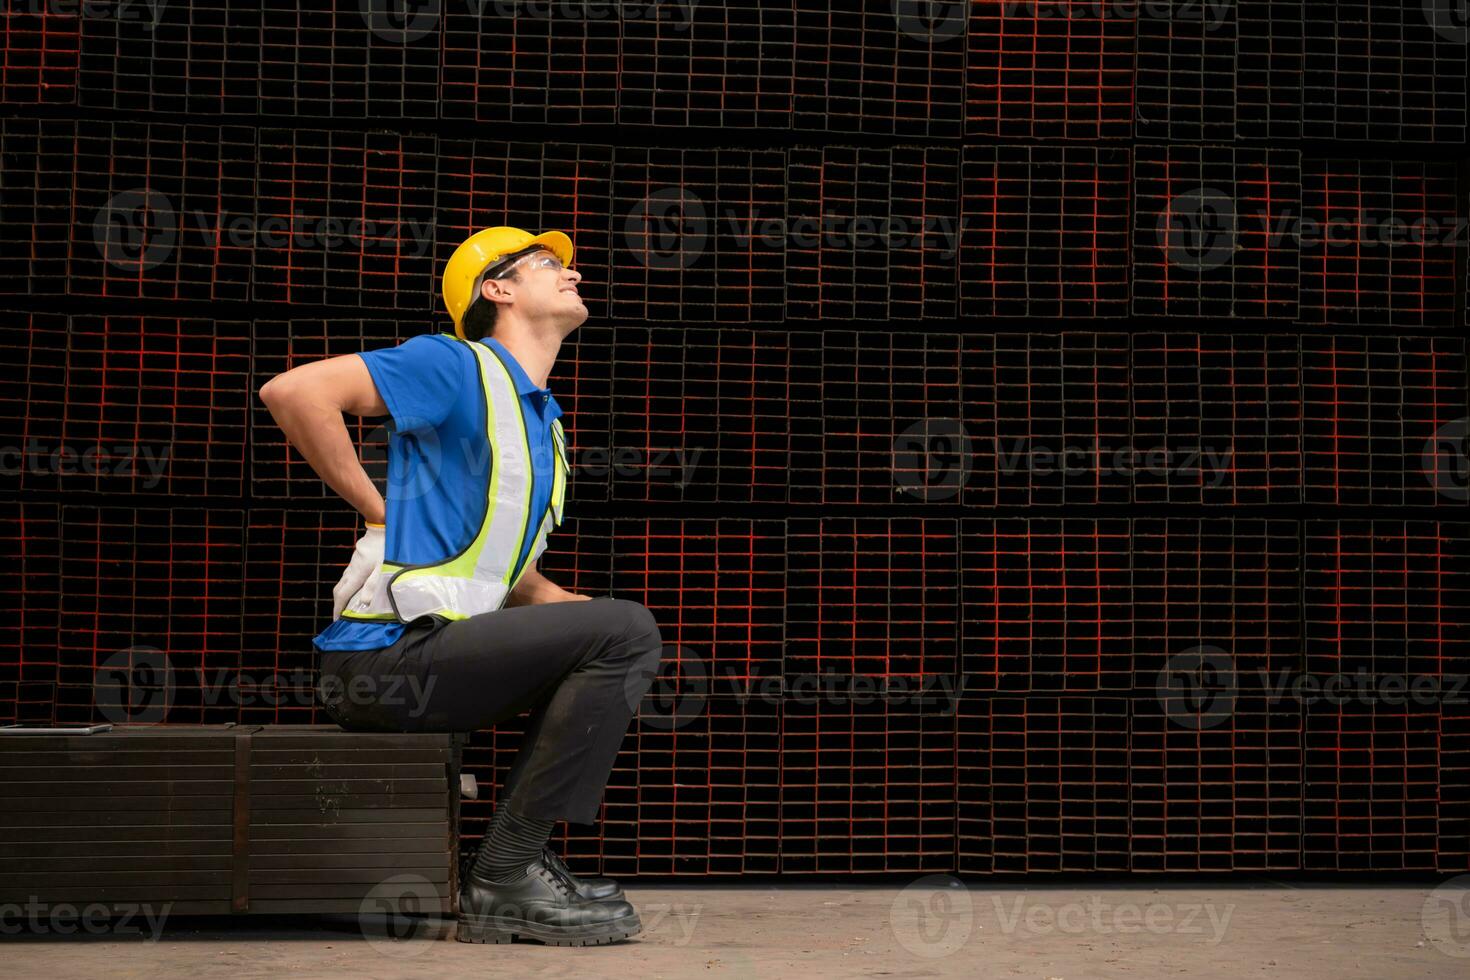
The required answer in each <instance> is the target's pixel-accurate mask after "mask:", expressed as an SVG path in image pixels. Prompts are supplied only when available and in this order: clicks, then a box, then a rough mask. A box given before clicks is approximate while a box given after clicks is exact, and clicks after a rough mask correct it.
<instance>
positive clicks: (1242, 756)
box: [1128, 689, 1303, 871]
mask: <svg viewBox="0 0 1470 980" xmlns="http://www.w3.org/2000/svg"><path fill="white" fill-rule="evenodd" d="M1176 704H1177V703H1176V702H1174V701H1171V700H1170V699H1168V698H1160V699H1150V698H1146V697H1140V698H1138V699H1137V700H1136V701H1134V702H1133V705H1132V712H1131V717H1130V718H1129V732H1128V758H1129V763H1128V785H1129V790H1130V794H1131V798H1130V800H1129V810H1130V819H1129V824H1128V839H1129V857H1130V869H1131V870H1133V871H1295V870H1298V869H1300V867H1301V843H1302V818H1301V809H1302V792H1303V791H1302V783H1301V766H1302V742H1303V736H1302V722H1301V718H1300V717H1299V716H1298V714H1297V712H1295V711H1291V710H1283V707H1282V705H1281V704H1280V703H1278V702H1277V701H1275V700H1274V699H1273V698H1271V697H1270V696H1267V695H1265V694H1263V693H1262V692H1260V691H1257V690H1250V689H1247V690H1240V691H1238V692H1237V693H1235V694H1234V695H1233V696H1232V697H1231V698H1230V699H1229V702H1228V710H1226V708H1225V705H1224V703H1223V702H1222V703H1221V704H1220V705H1218V706H1216V707H1215V708H1214V710H1211V711H1208V712H1206V713H1204V714H1203V715H1199V714H1182V715H1181V714H1180V713H1179V712H1178V710H1177V707H1176Z"/></svg>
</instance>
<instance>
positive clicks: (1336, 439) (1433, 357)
mask: <svg viewBox="0 0 1470 980" xmlns="http://www.w3.org/2000/svg"><path fill="white" fill-rule="evenodd" d="M1466 405H1467V390H1466V364H1465V347H1464V342H1463V341H1462V340H1461V339H1459V338H1455V337H1433V338H1426V337H1402V338H1393V337H1341V336H1338V337H1304V338H1302V454H1303V461H1304V463H1305V493H1306V500H1307V502H1308V503H1318V504H1337V505H1341V504H1378V505H1388V506H1395V507H1397V506H1405V505H1418V506H1442V507H1449V508H1453V507H1456V506H1460V507H1463V506H1464V503H1465V500H1466V499H1467V498H1466V494H1465V485H1466V484H1465V479H1464V474H1465V463H1464V460H1465V458H1466V457H1465V444H1464V439H1465V433H1466V417H1467V416H1466Z"/></svg>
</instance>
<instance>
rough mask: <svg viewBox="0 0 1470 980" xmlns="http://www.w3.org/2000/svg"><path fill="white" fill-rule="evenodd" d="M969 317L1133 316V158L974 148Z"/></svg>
mask: <svg viewBox="0 0 1470 980" xmlns="http://www.w3.org/2000/svg"><path fill="white" fill-rule="evenodd" d="M961 167H962V171H961V174H962V178H961V179H962V185H961V187H962V190H961V198H960V226H961V228H963V229H964V231H963V233H962V235H961V238H960V315H961V316H962V317H992V316H1031V317H1062V316H1087V317H1105V316H1124V315H1126V314H1127V310H1128V226H1129V221H1128V206H1129V204H1128V198H1129V191H1128V185H1129V174H1128V169H1129V152H1128V150H1126V149H1122V148H1118V149H1113V148H1097V147H1082V146H1075V147H1074V146H1066V147H1057V146H1029V147H1028V146H966V147H965V150H964V155H963V162H962V164H961Z"/></svg>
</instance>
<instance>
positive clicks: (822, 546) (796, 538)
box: [785, 517, 957, 691]
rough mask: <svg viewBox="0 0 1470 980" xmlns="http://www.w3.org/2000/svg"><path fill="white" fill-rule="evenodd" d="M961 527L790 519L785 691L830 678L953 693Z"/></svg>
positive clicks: (932, 522) (933, 521) (929, 521)
mask: <svg viewBox="0 0 1470 980" xmlns="http://www.w3.org/2000/svg"><path fill="white" fill-rule="evenodd" d="M956 530H957V529H956V527H955V522H954V521H952V520H946V519H943V518H916V517H911V518H899V517H895V518H866V517H864V518H842V517H831V518H791V519H789V520H788V521H787V522H786V553H787V566H786V568H787V572H786V595H787V600H786V637H787V642H786V660H785V675H786V686H785V690H788V691H789V690H791V687H792V685H793V684H794V683H795V682H796V681H797V680H798V679H801V678H807V677H809V676H811V675H821V674H823V673H836V674H842V675H854V676H861V677H863V678H866V679H867V680H866V681H865V682H864V683H868V682H871V683H875V684H879V685H893V684H896V683H902V684H907V685H910V689H911V686H912V684H914V683H917V682H921V681H923V680H924V679H925V678H938V677H943V678H946V680H947V681H948V682H949V684H950V687H951V689H952V688H953V675H954V672H955V662H956V658H955V638H956V635H957V631H956V618H955V617H956V600H957V594H956V589H957V582H956V568H957V566H956V549H957V542H956V540H955V532H956Z"/></svg>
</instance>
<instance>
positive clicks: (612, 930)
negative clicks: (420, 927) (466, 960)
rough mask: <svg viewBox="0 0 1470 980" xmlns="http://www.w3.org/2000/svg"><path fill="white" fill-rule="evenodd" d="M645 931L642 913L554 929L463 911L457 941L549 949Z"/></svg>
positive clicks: (599, 942) (609, 940)
mask: <svg viewBox="0 0 1470 980" xmlns="http://www.w3.org/2000/svg"><path fill="white" fill-rule="evenodd" d="M642 931H643V923H642V922H641V921H639V919H638V913H637V912H634V913H633V914H632V915H625V916H623V917H622V918H621V919H612V920H609V921H607V922H597V923H593V924H592V925H586V926H551V925H546V924H544V923H540V922H527V921H526V920H525V919H515V918H511V917H509V916H501V915H466V914H465V913H463V912H461V913H460V916H459V923H458V924H457V926H456V928H455V930H454V938H455V939H457V940H459V941H460V942H462V943H509V942H514V941H515V940H516V939H534V940H536V941H537V942H540V943H545V944H546V945H547V946H604V945H606V944H608V943H614V942H617V941H618V940H620V939H627V938H629V937H630V936H636V935H638V934H639V933H640V932H642Z"/></svg>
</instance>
